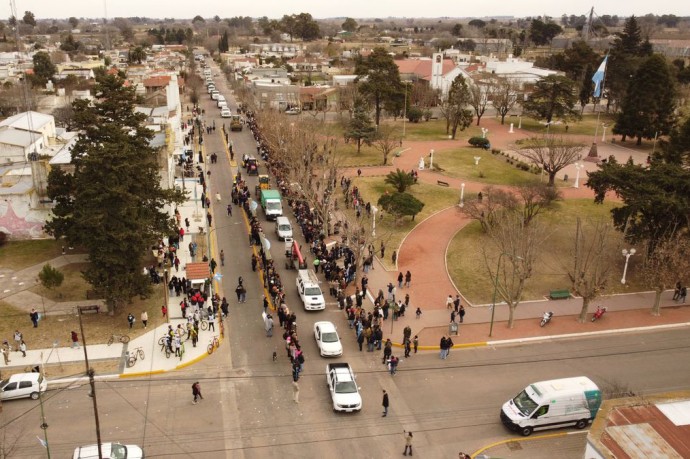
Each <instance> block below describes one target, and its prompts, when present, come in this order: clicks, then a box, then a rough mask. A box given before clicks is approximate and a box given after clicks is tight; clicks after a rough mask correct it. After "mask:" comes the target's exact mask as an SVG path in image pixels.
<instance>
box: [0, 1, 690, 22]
mask: <svg viewBox="0 0 690 459" xmlns="http://www.w3.org/2000/svg"><path fill="white" fill-rule="evenodd" d="M15 1H16V7H17V11H18V16H19V17H22V16H23V15H24V11H27V10H28V11H31V12H33V13H34V15H35V16H36V18H37V19H42V18H67V17H69V16H76V17H78V18H81V17H94V18H95V17H104V16H105V13H104V0H53V1H49V0H15ZM105 3H107V11H108V17H110V18H113V17H117V16H125V17H129V16H145V17H150V18H164V17H175V18H190V19H191V18H192V17H194V16H195V15H197V14H200V15H201V16H203V17H207V18H210V17H213V16H215V15H216V14H217V15H218V16H220V17H221V18H227V17H232V16H252V17H260V16H268V17H270V18H280V17H282V16H283V15H284V14H299V13H302V12H305V13H310V14H311V15H312V16H314V17H315V18H328V17H345V16H349V17H353V18H362V17H366V18H373V17H380V18H386V17H433V18H437V17H439V18H440V17H444V16H447V17H485V16H516V17H525V16H538V15H544V14H546V15H548V16H553V17H560V16H561V15H563V14H564V13H565V14H567V15H571V14H575V15H581V14H585V15H586V14H588V13H589V9H590V8H591V7H592V5H594V7H595V13H597V14H599V15H604V14H611V15H614V14H617V15H619V16H630V15H631V14H635V15H637V16H641V15H644V14H647V13H654V14H675V15H676V16H690V1H688V0H657V1H653V2H650V1H647V0H644V1H643V0H626V1H621V0H597V1H596V2H595V1H594V0H588V1H583V0H571V1H568V2H562V1H553V0H551V1H543V0H517V1H505V0H462V1H459V0H455V1H453V0H339V1H332V0H319V1H314V0H254V1H251V0H250V1H242V0H224V1H220V0H218V1H213V0H202V1H198V2H194V1H192V2H190V1H182V0H166V1H161V0H105ZM1 8H2V9H3V10H4V15H3V17H4V18H7V17H9V16H10V7H9V2H3V6H2V7H1ZM0 11H2V10H0Z"/></svg>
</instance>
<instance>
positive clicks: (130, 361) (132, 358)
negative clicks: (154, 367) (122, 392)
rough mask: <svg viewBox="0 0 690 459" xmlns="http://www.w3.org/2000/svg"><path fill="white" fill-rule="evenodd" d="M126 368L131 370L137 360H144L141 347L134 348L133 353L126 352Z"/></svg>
mask: <svg viewBox="0 0 690 459" xmlns="http://www.w3.org/2000/svg"><path fill="white" fill-rule="evenodd" d="M126 358H127V368H131V367H133V366H134V364H135V363H137V359H141V360H144V349H143V348H141V347H137V348H135V349H134V350H133V351H131V352H130V351H127V356H126Z"/></svg>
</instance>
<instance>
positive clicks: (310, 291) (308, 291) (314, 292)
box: [304, 287, 321, 296]
mask: <svg viewBox="0 0 690 459" xmlns="http://www.w3.org/2000/svg"><path fill="white" fill-rule="evenodd" d="M304 294H305V295H307V296H318V295H321V289H320V288H319V287H307V288H305V289H304Z"/></svg>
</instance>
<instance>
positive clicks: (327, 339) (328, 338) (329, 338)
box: [321, 332, 338, 343]
mask: <svg viewBox="0 0 690 459" xmlns="http://www.w3.org/2000/svg"><path fill="white" fill-rule="evenodd" d="M321 341H323V342H324V343H337V342H338V334H337V333H336V332H328V333H323V334H322V335H321Z"/></svg>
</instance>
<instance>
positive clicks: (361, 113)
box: [345, 99, 376, 153]
mask: <svg viewBox="0 0 690 459" xmlns="http://www.w3.org/2000/svg"><path fill="white" fill-rule="evenodd" d="M375 135H376V128H375V127H374V125H373V124H372V122H371V118H369V114H368V113H367V106H366V103H365V102H364V101H362V100H361V99H360V100H358V101H357V102H355V110H354V114H353V115H352V119H351V120H350V122H349V124H348V126H347V131H346V132H345V138H346V139H354V140H355V141H356V142H357V153H360V152H361V151H362V142H364V143H366V144H367V145H369V144H370V143H371V141H372V139H373V138H374V136H375Z"/></svg>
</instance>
